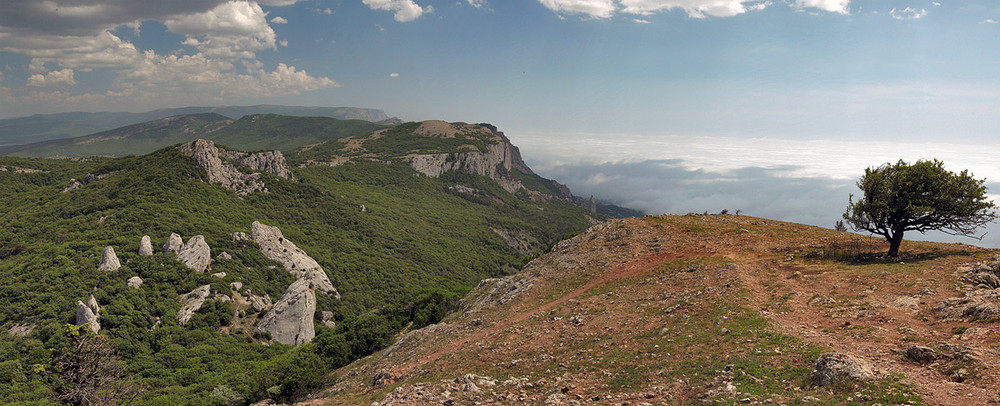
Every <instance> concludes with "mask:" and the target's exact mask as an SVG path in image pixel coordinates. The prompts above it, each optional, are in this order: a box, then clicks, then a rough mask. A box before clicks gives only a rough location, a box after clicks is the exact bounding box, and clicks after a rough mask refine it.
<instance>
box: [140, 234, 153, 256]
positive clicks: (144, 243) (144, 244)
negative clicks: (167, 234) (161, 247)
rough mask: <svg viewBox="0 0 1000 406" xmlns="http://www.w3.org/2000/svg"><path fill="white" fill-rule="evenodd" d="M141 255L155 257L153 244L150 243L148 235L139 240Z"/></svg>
mask: <svg viewBox="0 0 1000 406" xmlns="http://www.w3.org/2000/svg"><path fill="white" fill-rule="evenodd" d="M139 255H143V256H150V255H153V243H152V241H150V239H149V236H148V235H144V236H142V238H141V239H140V240H139Z"/></svg>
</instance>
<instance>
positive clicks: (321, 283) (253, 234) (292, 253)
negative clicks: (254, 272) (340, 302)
mask: <svg viewBox="0 0 1000 406" xmlns="http://www.w3.org/2000/svg"><path fill="white" fill-rule="evenodd" d="M250 239H251V240H253V242H255V243H257V245H259V246H260V252H262V253H263V254H264V256H266V257H268V258H270V259H271V260H272V261H275V262H278V263H280V264H281V265H282V266H284V267H285V269H287V270H288V272H290V273H291V274H292V275H294V276H295V278H296V279H299V280H302V279H306V280H309V281H310V282H312V284H313V287H314V289H316V290H318V291H320V292H326V293H330V294H333V295H334V296H336V297H337V299H340V293H338V292H337V289H335V288H334V287H333V284H332V283H330V278H329V277H327V276H326V271H324V270H323V268H322V267H320V266H319V263H317V262H316V260H314V259H312V257H310V256H309V255H307V254H306V252H305V251H303V250H301V249H299V247H297V246H295V244H293V243H292V242H291V241H288V240H287V239H285V237H284V236H282V235H281V230H279V229H278V227H272V226H269V225H266V224H262V223H261V222H259V221H255V222H253V225H252V226H251V227H250Z"/></svg>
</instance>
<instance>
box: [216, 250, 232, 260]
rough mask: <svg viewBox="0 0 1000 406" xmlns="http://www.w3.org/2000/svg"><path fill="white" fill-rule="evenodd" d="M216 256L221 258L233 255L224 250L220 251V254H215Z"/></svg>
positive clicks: (230, 257)
mask: <svg viewBox="0 0 1000 406" xmlns="http://www.w3.org/2000/svg"><path fill="white" fill-rule="evenodd" d="M216 258H221V259H233V256H232V255H229V253H228V252H225V251H222V253H221V254H219V255H218V256H217V257H216Z"/></svg>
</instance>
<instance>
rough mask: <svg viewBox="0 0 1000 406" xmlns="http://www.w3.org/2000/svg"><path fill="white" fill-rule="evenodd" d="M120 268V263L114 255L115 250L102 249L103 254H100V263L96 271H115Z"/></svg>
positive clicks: (108, 247)
mask: <svg viewBox="0 0 1000 406" xmlns="http://www.w3.org/2000/svg"><path fill="white" fill-rule="evenodd" d="M121 267H122V263H121V261H119V260H118V256H117V255H115V249H114V248H112V247H111V246H107V247H104V252H103V253H102V254H101V263H99V264H98V265H97V270H98V271H117V270H118V268H121Z"/></svg>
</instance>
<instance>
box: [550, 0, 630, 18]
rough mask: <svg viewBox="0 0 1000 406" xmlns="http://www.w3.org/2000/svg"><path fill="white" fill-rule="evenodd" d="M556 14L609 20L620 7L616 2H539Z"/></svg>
mask: <svg viewBox="0 0 1000 406" xmlns="http://www.w3.org/2000/svg"><path fill="white" fill-rule="evenodd" d="M538 2H539V3H542V5H543V6H545V7H546V8H548V9H549V10H552V11H554V12H556V13H566V14H586V15H589V16H591V17H594V18H609V17H611V16H612V15H614V14H615V10H616V9H617V8H618V6H617V5H616V4H615V2H614V0H538Z"/></svg>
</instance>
